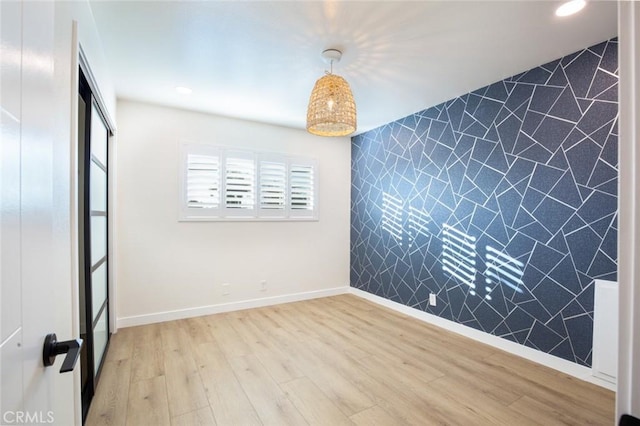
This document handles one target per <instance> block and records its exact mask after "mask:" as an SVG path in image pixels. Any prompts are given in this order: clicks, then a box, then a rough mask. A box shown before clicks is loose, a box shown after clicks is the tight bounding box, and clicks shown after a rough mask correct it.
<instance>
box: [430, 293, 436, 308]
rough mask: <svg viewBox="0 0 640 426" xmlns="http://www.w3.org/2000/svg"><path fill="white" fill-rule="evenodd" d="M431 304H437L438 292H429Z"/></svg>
mask: <svg viewBox="0 0 640 426" xmlns="http://www.w3.org/2000/svg"><path fill="white" fill-rule="evenodd" d="M429 306H436V294H435V293H429Z"/></svg>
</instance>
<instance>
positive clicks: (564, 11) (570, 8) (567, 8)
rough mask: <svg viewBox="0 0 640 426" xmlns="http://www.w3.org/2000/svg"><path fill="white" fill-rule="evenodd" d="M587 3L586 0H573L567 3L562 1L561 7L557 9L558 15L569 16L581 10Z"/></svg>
mask: <svg viewBox="0 0 640 426" xmlns="http://www.w3.org/2000/svg"><path fill="white" fill-rule="evenodd" d="M586 5H587V2H586V1H585V0H571V1H568V2H566V3H562V4H561V5H560V7H558V8H557V9H556V16H569V15H573V14H574V13H578V12H580V11H581V10H582V9H584V7H585V6H586Z"/></svg>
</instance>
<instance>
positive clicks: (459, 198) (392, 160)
mask: <svg viewBox="0 0 640 426" xmlns="http://www.w3.org/2000/svg"><path fill="white" fill-rule="evenodd" d="M617 47H618V46H617V39H613V40H609V41H607V42H604V43H601V44H598V45H596V46H592V47H590V48H588V49H585V50H582V51H580V52H576V53H574V54H572V55H569V56H566V57H564V58H562V59H559V60H556V61H553V62H551V63H548V64H545V65H542V66H540V67H538V68H534V69H532V70H529V71H527V72H525V73H522V74H519V75H516V76H514V77H511V78H508V79H506V80H503V81H500V82H498V83H495V84H492V85H490V86H487V87H484V88H482V89H479V90H477V91H475V92H472V93H469V94H466V95H464V96H461V97H459V98H456V99H453V100H451V101H448V102H446V103H444V104H441V105H438V106H435V107H432V108H429V109H426V110H424V111H421V112H418V113H416V114H414V115H411V116H409V117H406V118H403V119H401V120H398V121H396V122H393V123H390V124H387V125H385V126H382V127H380V128H377V129H374V130H371V131H369V132H367V133H364V134H361V135H359V136H357V137H354V138H353V140H352V192H351V194H352V195H351V209H352V211H351V285H352V286H353V287H356V288H359V289H362V290H365V291H368V292H370V293H373V294H376V295H378V296H382V297H385V298H387V299H390V300H393V301H396V302H400V303H403V304H405V305H408V306H411V307H414V308H417V309H420V310H422V311H426V312H429V313H432V314H435V315H438V316H440V317H443V318H446V319H449V320H452V321H456V322H458V323H461V324H465V325H468V326H470V327H473V328H476V329H479V330H483V331H485V332H487V333H491V334H494V335H497V336H500V337H503V338H505V339H509V340H512V341H515V342H518V343H521V344H524V345H526V346H530V347H533V348H536V349H538V350H541V351H543V352H546V353H550V354H552V355H556V356H558V357H561V358H564V359H567V360H570V361H573V362H576V363H578V364H581V365H586V366H590V365H591V350H592V347H591V346H592V334H593V297H594V284H593V280H594V279H595V278H600V279H607V280H616V279H617V275H616V270H617V251H616V245H617V181H618V170H617V167H618V158H617V152H618V151H617V150H618V148H617V141H618V137H617V134H618V131H617V117H618V100H617V99H618V96H617V91H618V77H617V73H618V65H617ZM430 293H436V294H437V301H438V303H437V305H436V306H429V303H428V301H429V294H430Z"/></svg>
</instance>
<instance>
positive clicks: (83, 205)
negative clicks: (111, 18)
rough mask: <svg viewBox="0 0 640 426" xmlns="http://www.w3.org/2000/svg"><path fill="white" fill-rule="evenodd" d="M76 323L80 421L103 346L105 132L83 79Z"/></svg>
mask: <svg viewBox="0 0 640 426" xmlns="http://www.w3.org/2000/svg"><path fill="white" fill-rule="evenodd" d="M78 105H79V111H78V117H79V120H78V122H79V132H78V134H79V136H80V137H79V150H78V152H79V158H78V164H79V172H80V176H79V179H78V182H79V184H80V188H78V192H79V194H80V196H79V208H80V212H79V215H78V217H79V218H82V219H81V222H82V223H81V225H80V227H81V230H80V233H79V235H80V241H79V246H80V265H81V268H80V296H81V300H80V305H81V309H80V316H81V318H80V323H81V334H83V336H82V338H83V339H85V346H84V348H83V349H84V350H83V353H82V358H81V361H82V362H81V365H82V401H83V418H84V417H86V414H87V412H88V409H89V404H90V403H91V399H92V398H93V394H94V391H95V388H96V386H97V382H98V378H99V375H100V369H101V367H102V363H103V360H104V356H105V353H106V350H107V347H108V343H109V336H110V331H109V297H108V295H109V288H108V287H109V286H108V282H109V279H108V278H109V277H108V272H107V271H108V264H109V258H108V247H109V239H108V235H109V234H108V226H107V223H108V201H107V192H108V170H109V169H108V160H107V158H108V141H109V129H108V128H107V125H106V124H105V121H104V119H103V117H102V114H101V113H100V110H99V108H98V105H97V103H96V101H95V99H94V97H93V94H92V93H91V89H90V87H89V85H88V84H87V81H86V79H85V78H84V75H83V74H82V73H81V78H80V88H79V100H78Z"/></svg>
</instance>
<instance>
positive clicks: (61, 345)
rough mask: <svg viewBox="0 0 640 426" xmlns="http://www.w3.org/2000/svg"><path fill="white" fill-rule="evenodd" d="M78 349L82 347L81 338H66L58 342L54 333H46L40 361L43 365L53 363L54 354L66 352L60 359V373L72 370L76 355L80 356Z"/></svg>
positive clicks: (46, 365) (76, 359)
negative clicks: (62, 359) (61, 359)
mask: <svg viewBox="0 0 640 426" xmlns="http://www.w3.org/2000/svg"><path fill="white" fill-rule="evenodd" d="M80 349H82V339H73V340H66V341H64V342H58V338H57V336H56V334H55V333H51V334H47V337H45V338H44V347H43V348H42V362H43V363H44V366H45V367H49V366H50V365H53V362H54V361H55V360H56V356H58V355H61V354H67V356H65V357H64V361H62V367H61V368H60V372H61V373H68V372H69V371H73V368H74V367H75V366H76V362H77V361H78V357H79V356H80Z"/></svg>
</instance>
